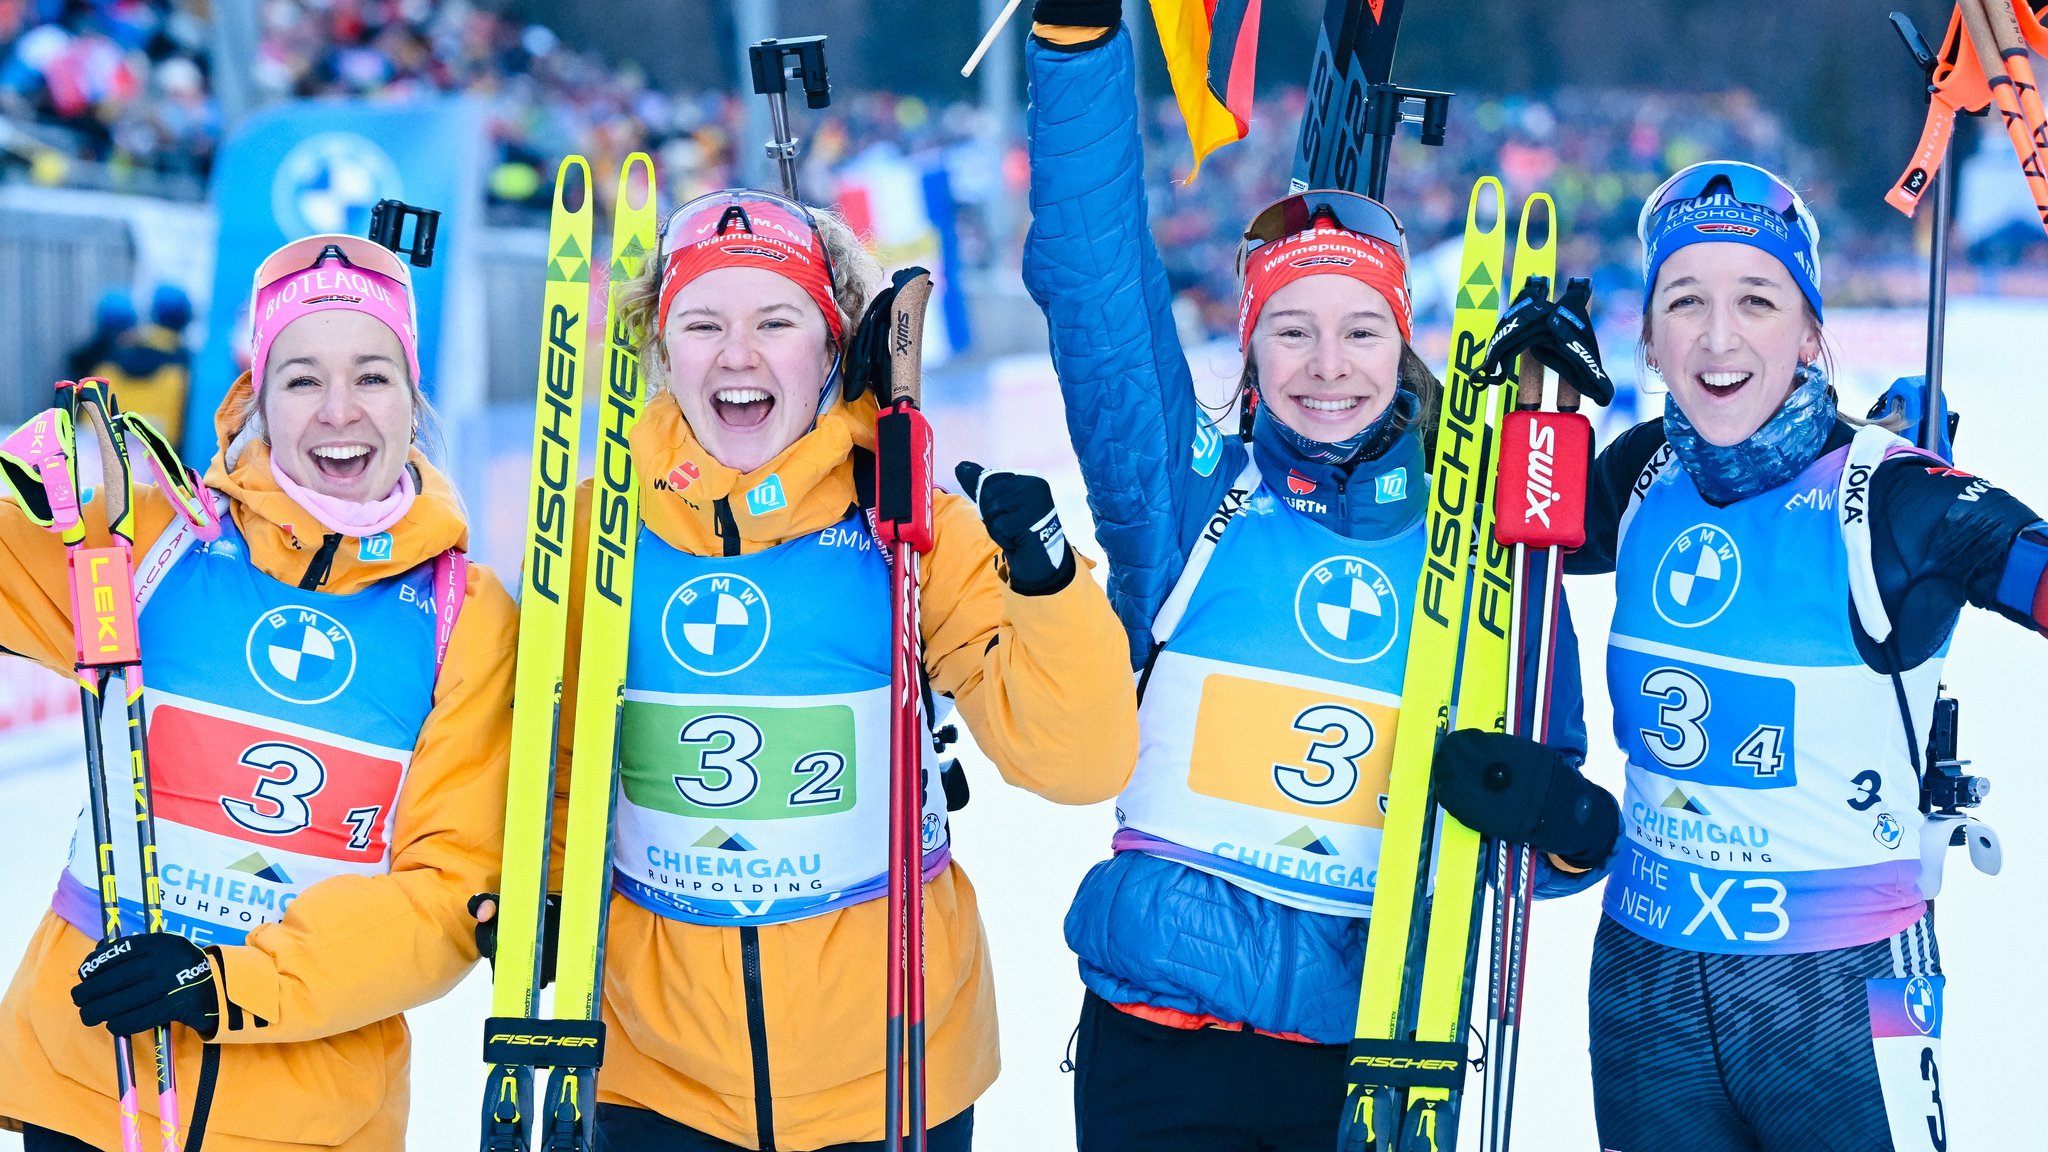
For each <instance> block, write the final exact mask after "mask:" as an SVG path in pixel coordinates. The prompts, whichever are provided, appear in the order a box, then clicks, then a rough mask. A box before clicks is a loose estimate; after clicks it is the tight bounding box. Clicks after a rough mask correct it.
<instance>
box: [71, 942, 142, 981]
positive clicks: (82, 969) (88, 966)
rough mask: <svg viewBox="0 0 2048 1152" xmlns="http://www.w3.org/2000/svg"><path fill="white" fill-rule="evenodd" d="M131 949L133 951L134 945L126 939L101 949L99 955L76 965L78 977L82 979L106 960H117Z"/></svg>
mask: <svg viewBox="0 0 2048 1152" xmlns="http://www.w3.org/2000/svg"><path fill="white" fill-rule="evenodd" d="M133 951H135V945H134V944H133V943H131V942H129V941H127V940H121V941H118V942H116V943H115V944H113V945H111V946H110V947H107V948H104V949H101V950H100V953H99V955H97V956H93V957H91V958H89V959H87V960H86V962H85V963H83V964H80V965H79V966H78V977H79V979H81V980H83V979H84V978H86V977H87V976H90V975H92V974H93V973H95V972H97V971H99V970H100V966H101V965H103V964H105V963H106V962H107V961H109V960H118V959H119V958H121V957H123V956H126V955H127V954H128V953H130V952H133Z"/></svg>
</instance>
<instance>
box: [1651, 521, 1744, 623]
mask: <svg viewBox="0 0 2048 1152" xmlns="http://www.w3.org/2000/svg"><path fill="white" fill-rule="evenodd" d="M1741 584H1742V553H1741V551H1740V550H1738V549H1737V548H1736V547H1735V541H1734V539H1733V538H1731V537H1730V536H1729V535H1728V533H1726V532H1723V531H1722V530H1721V529H1720V528H1718V527H1716V526H1714V525H1712V524H1695V525H1693V526H1692V527H1690V528H1687V529H1686V530H1685V531H1683V532H1680V533H1679V534H1678V538H1677V539H1675V540H1673V541H1672V542H1671V546H1670V547H1669V548H1666V549H1665V550H1664V558H1663V559H1662V560H1660V561H1658V562H1657V580H1656V588H1655V592H1654V600H1655V602H1656V605H1657V615H1659V616H1662V617H1663V618H1664V619H1665V620H1666V621H1667V622H1669V623H1670V624H1671V625H1672V626H1673V627H1676V628H1697V627H1699V626H1700V625H1702V624H1706V623H1708V622H1710V621H1712V620H1713V619H1714V618H1715V617H1717V616H1719V615H1720V614H1721V613H1722V612H1724V611H1726V610H1727V608H1728V605H1729V604H1731V603H1733V602H1734V600H1735V590H1736V588H1738V587H1740V586H1741Z"/></svg>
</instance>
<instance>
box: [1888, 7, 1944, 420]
mask: <svg viewBox="0 0 2048 1152" xmlns="http://www.w3.org/2000/svg"><path fill="white" fill-rule="evenodd" d="M1891 23H1892V28H1893V29H1894V30H1896V31H1897V32H1898V34H1899V38H1900V39H1902V40H1904V41H1905V42H1906V51H1907V52H1908V53H1909V54H1910V55H1911V56H1912V57H1913V62H1914V63H1915V64H1917V65H1919V67H1920V69H1921V71H1922V72H1923V73H1925V74H1926V76H1927V100H1928V106H1929V110H1930V114H1932V113H1933V110H1934V102H1935V101H1936V100H1937V99H1938V98H1939V93H1940V88H1939V86H1938V85H1937V83H1936V80H1935V70H1936V69H1937V68H1939V67H1940V64H1941V61H1940V60H1939V59H1938V58H1937V57H1936V56H1935V54H1934V53H1933V52H1932V51H1931V50H1930V49H1929V48H1928V47H1927V41H1926V40H1925V39H1923V38H1922V37H1921V35H1920V32H1919V30H1918V29H1916V28H1915V27H1914V26H1913V21H1912V19H1911V18H1910V17H1908V16H1907V15H1906V14H1905V13H1903V12H1894V13H1892V14H1891ZM1950 115H1953V113H1950ZM1954 151H1955V148H1954V145H1953V143H1952V142H1951V137H1950V136H1949V134H1948V133H1943V134H1942V135H1941V155H1940V157H1939V158H1938V159H1937V160H1936V161H1935V163H1937V164H1938V165H1939V167H1938V168H1937V169H1936V171H1935V175H1934V218H1933V219H1932V220H1931V221H1929V224H1930V225H1931V226H1932V228H1933V232H1932V234H1931V236H1930V238H1929V245H1928V248H1929V250H1928V257H1927V369H1926V375H1925V376H1924V377H1923V379H1924V380H1925V382H1926V383H1925V388H1926V394H1925V400H1924V401H1923V402H1922V404H1921V406H1920V411H1921V413H1922V414H1923V415H1924V417H1925V418H1924V419H1923V420H1922V421H1921V422H1920V447H1922V448H1925V449H1928V450H1929V451H1932V450H1933V449H1934V446H1935V445H1936V444H1937V443H1938V442H1939V425H1938V424H1937V423H1936V421H1937V420H1938V419H1939V413H1940V411H1941V366H1942V360H1943V358H1944V356H1943V353H1944V350H1945V345H1946V343H1947V336H1948V236H1949V229H1950V227H1951V221H1952V220H1953V219H1954V216H1955V203H1956V172H1955V164H1954V163H1953V161H1954V155H1953V153H1954Z"/></svg>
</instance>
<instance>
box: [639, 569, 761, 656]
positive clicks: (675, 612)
mask: <svg viewBox="0 0 2048 1152" xmlns="http://www.w3.org/2000/svg"><path fill="white" fill-rule="evenodd" d="M768 626H769V613H768V597H767V595H766V594H765V593H763V592H762V591H761V588H760V586H759V585H757V584H755V583H754V582H753V581H752V580H749V579H747V578H746V577H744V576H736V575H734V574H732V573H730V572H714V573H711V574H710V575H706V576H699V577H697V578H696V579H694V580H691V581H690V582H689V583H687V584H684V585H683V586H682V587H681V588H678V589H676V591H675V595H673V596H670V597H669V598H668V606H667V607H666V608H664V609H662V613H661V638H662V642H663V643H665V644H667V645H668V654H669V655H671V656H673V657H675V660H676V663H678V664H681V665H682V666H683V667H685V668H688V669H689V670H690V671H692V672H695V673H697V674H698V675H700V676H730V675H732V674H733V673H734V672H737V671H739V670H740V669H742V668H745V667H746V666H747V665H749V664H752V663H753V662H754V660H755V659H756V658H758V657H759V656H760V655H761V652H762V650H763V649H764V648H766V647H767V646H768Z"/></svg>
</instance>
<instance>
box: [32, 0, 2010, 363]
mask: <svg viewBox="0 0 2048 1152" xmlns="http://www.w3.org/2000/svg"><path fill="white" fill-rule="evenodd" d="M500 7H502V6H497V5H492V4H490V3H488V2H485V0H258V2H257V7H256V19H257V24H258V27H257V29H256V31H257V35H258V44H257V47H256V53H255V59H254V65H253V68H252V69H251V72H250V84H251V86H252V88H253V91H252V92H251V93H250V98H251V100H252V101H253V102H254V103H256V104H261V103H264V102H268V101H272V100H277V99H287V98H294V97H313V96H334V95H341V96H361V97H367V98H372V99H404V98H407V97H409V96H412V95H415V94H420V93H438V92H463V93H466V94H468V95H470V96H472V97H474V98H475V99H477V100H478V101H480V103H481V104H482V106H483V107H484V108H485V109H486V114H487V116H488V120H489V124H490V132H491V135H492V139H493V142H494V146H495V160H494V162H493V164H492V168H491V172H490V175H489V189H488V194H489V201H490V203H491V205H492V213H493V216H494V218H496V219H497V220H498V221H499V222H506V223H509V222H524V221H531V220H535V219H538V218H540V217H542V216H544V214H545V212H546V207H547V204H548V201H549V196H550V184H551V179H552V173H553V170H554V166H555V163H556V161H557V160H558V158H559V157H561V156H562V155H564V154H566V153H569V152H581V153H583V154H585V155H587V156H589V157H590V158H591V160H592V164H593V169H594V170H595V171H597V172H600V173H603V172H611V171H616V170H617V165H618V162H619V161H620V160H621V159H622V158H623V157H624V155H625V154H626V153H627V152H629V151H631V150H634V149H643V148H644V149H647V150H649V151H650V152H652V153H653V154H654V156H655V157H656V162H657V166H658V167H659V169H660V172H661V176H662V180H663V186H664V188H665V189H666V190H668V191H669V193H670V194H672V195H674V196H677V197H687V196H690V195H693V194H695V193H696V192H699V191H702V190H706V189H709V188H714V187H720V186H724V185H726V184H729V183H733V182H737V181H738V180H739V179H740V172H741V171H742V169H743V168H744V167H745V166H746V164H748V163H751V162H752V159H753V157H752V155H751V153H754V152H756V151H757V150H758V148H759V144H758V142H757V141H756V140H754V138H753V135H752V133H753V132H757V131H758V129H757V128H754V129H750V128H749V127H748V116H749V112H750V105H751V104H752V102H753V101H754V100H755V99H756V98H755V97H753V96H752V95H751V94H741V93H734V92H725V91H693V92H667V91H661V90H657V89H656V88H655V87H653V86H652V85H651V84H650V82H649V81H648V78H647V77H646V75H645V74H644V73H643V72H642V71H641V70H640V69H639V68H637V67H636V66H634V65H633V64H631V63H617V62H608V61H605V60H602V59H599V58H598V57H596V56H594V55H592V54H590V53H585V52H580V51H576V50H573V49H571V48H570V47H568V46H567V45H565V44H563V43H562V42H561V41H560V40H559V39H558V38H557V37H556V35H555V34H554V33H553V32H552V31H550V30H549V29H548V28H546V27H545V26H542V25H538V24H523V23H521V22H519V21H517V20H515V19H512V18H510V17H508V16H506V15H504V14H503V13H502V12H501V11H500V10H499V9H500ZM211 16H212V5H211V2H210V0H0V57H4V59H0V169H11V170H12V171H11V172H9V175H12V176H15V177H16V178H19V176H20V175H21V174H23V173H26V175H27V176H28V178H30V179H35V180H39V181H41V182H44V183H49V184H70V183H90V182H92V181H89V180H86V179H85V178H84V176H85V172H86V170H88V169H89V170H90V172H91V173H93V174H95V175H96V176H97V177H98V178H99V180H100V182H102V183H104V184H108V185H111V186H115V187H124V186H125V187H137V188H141V189H143V190H148V191H156V192H159V193H163V192H167V191H168V192H169V194H179V193H180V191H182V194H184V195H190V196H196V195H199V194H201V193H202V192H203V188H204V184H203V181H204V177H205V175H206V173H207V171H208V169H209V166H210V164H211V162H212V158H213V156H214V154H215V152H216V150H217V148H218V146H219V144H220V134H221V117H220V112H219V108H218V106H217V102H216V93H214V92H213V91H212V90H211V87H210V85H209V81H208V70H209V63H208V60H209V53H210V50H211V48H212V38H213V37H214V35H215V31H214V29H213V28H212V26H211V25H210V23H209V20H210V18H211ZM1302 99H1303V97H1302V93H1301V91H1300V90H1299V89H1293V90H1282V91H1280V92H1278V93H1276V94H1274V95H1273V96H1271V97H1270V98H1269V99H1267V100H1264V101H1261V102H1260V104H1259V106H1258V109H1257V112H1256V115H1255V120H1254V128H1253V131H1252V134H1251V136H1250V138H1249V139H1248V140H1246V141H1244V142H1242V143H1240V144H1237V145H1234V146H1231V147H1228V148H1225V149H1223V150H1221V151H1220V152H1218V153H1216V154H1215V155H1213V156H1212V157H1210V158H1209V160H1208V163H1207V164H1206V165H1205V166H1204V168H1203V169H1202V171H1201V173H1200V176H1199V178H1198V179H1196V180H1194V181H1193V182H1191V183H1190V182H1188V180H1187V176H1188V172H1187V170H1186V168H1187V164H1188V149H1187V145H1186V138H1185V135H1184V134H1183V130H1182V127H1181V121H1180V118H1179V114H1178V113H1177V111H1175V110H1174V108H1173V105H1172V102H1171V101H1170V100H1161V101H1159V102H1158V103H1157V104H1156V106H1154V107H1153V108H1152V109H1150V110H1149V111H1150V113H1151V114H1149V115H1148V116H1147V117H1146V118H1145V119H1146V123H1147V130H1148V132H1149V133H1150V134H1151V137H1152V139H1151V141H1150V147H1149V148H1148V156H1149V158H1150V163H1151V164H1152V171H1151V172H1150V173H1149V174H1148V175H1149V181H1148V182H1149V184H1150V186H1151V189H1152V195H1151V202H1152V209H1153V214H1154V224H1155V227H1156V229H1157V231H1158V234H1159V236H1160V238H1161V240H1162V241H1163V243H1162V249H1163V251H1164V253H1165V255H1166V259H1167V264H1168V270H1169V273H1170V274H1171V276H1172V277H1173V280H1174V283H1175V286H1176V288H1177V289H1179V290H1180V292H1181V293H1182V296H1183V302H1184V306H1185V310H1186V312H1187V313H1188V316H1187V317H1186V319H1188V320H1190V321H1192V322H1194V323H1196V324H1198V325H1199V326H1200V328H1202V329H1204V330H1206V331H1209V332H1227V331H1229V330H1230V322H1229V316H1228V313H1229V311H1230V308H1231V306H1232V302H1233V301H1234V299H1235V294H1236V289H1235V285H1234V282H1233V259H1232V257H1233V251H1234V248H1235V245H1236V241H1237V235H1238V228H1239V227H1240V226H1241V224H1242V222H1243V221H1244V220H1245V219H1246V218H1247V217H1248V216H1249V215H1250V214H1251V213H1252V212H1254V211H1255V210H1256V209H1257V208H1258V207H1259V206H1260V205H1262V204H1263V203H1265V202H1266V201H1268V200H1269V199H1271V198H1272V197H1273V196H1274V195H1275V194H1276V193H1277V192H1278V191H1280V190H1281V189H1282V188H1283V187H1284V183H1285V173H1286V172H1287V170H1288V168H1289V162H1290V159H1291V153H1292V149H1293V144H1294V132H1293V126H1294V125H1295V124H1296V123H1298V120H1299V116H1300V110H1301V104H1302ZM798 125H799V130H800V132H802V133H803V134H804V135H805V136H806V138H807V139H806V143H805V148H806V152H805V158H806V159H805V162H806V164H807V166H808V168H807V172H806V180H805V185H804V187H805V189H806V192H807V193H809V194H811V195H812V196H814V197H817V198H821V199H823V198H828V197H829V195H830V191H831V189H832V182H831V174H832V172H833V170H834V169H835V168H836V166H838V165H840V164H841V163H843V162H845V161H847V160H848V159H850V158H852V157H854V156H856V155H859V154H860V153H862V152H863V151H864V150H866V149H869V148H884V149H892V150H894V151H896V152H897V153H900V154H901V155H904V156H907V157H911V158H913V159H915V160H917V161H918V162H919V163H921V164H925V165H939V166H943V167H944V168H945V169H946V170H947V172H948V174H949V175H950V176H951V178H952V179H951V183H952V194H953V198H954V200H955V201H956V202H958V204H959V205H960V207H961V216H960V221H959V226H960V232H961V238H960V243H961V249H962V250H961V252H960V253H959V256H960V258H961V260H962V262H963V263H964V264H967V265H969V266H977V265H983V266H985V265H990V264H1000V263H1001V262H1003V261H1006V260H1013V259H1014V253H1015V246H1016V244H1017V243H1018V241H1019V238H1020V237H1019V235H1018V229H1019V228H1021V227H1022V224H1023V221H1024V215H1025V214H1024V212H1023V210H1022V205H1023V196H1022V188H1023V183H1024V178H1025V175H1026V173H1025V168H1024V160H1023V155H1022V141H1021V140H1020V139H1018V138H1017V136H1016V134H1015V131H1016V130H1013V131H1012V132H1010V133H1009V134H1007V135H1005V134H999V133H996V132H992V131H990V130H989V128H988V121H987V119H986V114H985V113H984V112H983V110H982V109H980V108H979V107H977V106H975V105H972V104H966V103H929V102H927V101H924V100H921V99H918V98H916V97H912V96H896V95H889V94H884V93H873V92H867V93H862V92H848V91H845V90H843V89H842V91H841V92H839V93H838V99H837V100H836V101H835V103H834V105H833V106H832V108H831V109H829V110H828V111H825V112H819V113H812V112H809V111H803V112H800V113H799V114H798ZM1713 155H1728V156H1738V157H1741V158H1744V159H1748V160H1752V161H1754V162H1757V163H1760V164H1763V165H1766V166H1768V167H1771V168H1773V169H1775V170H1777V171H1780V172H1783V173H1785V174H1787V175H1788V176H1789V177H1791V178H1792V179H1793V181H1794V182H1795V183H1797V184H1798V185H1799V186H1800V187H1801V188H1802V190H1803V191H1804V192H1805V193H1806V194H1807V196H1808V198H1809V200H1810V202H1812V203H1813V205H1814V207H1815V209H1816V211H1817V212H1818V213H1819V215H1820V216H1821V218H1822V219H1823V220H1825V221H1827V222H1828V235H1827V252H1828V260H1829V269H1830V279H1831V283H1830V285H1829V292H1830V297H1831V299H1832V298H1835V297H1836V295H1837V294H1838V293H1839V294H1841V295H1843V296H1845V297H1847V298H1849V299H1850V300H1851V301H1856V302H1860V301H1865V300H1882V299H1885V298H1888V297H1892V296H1899V295H1902V294H1905V293H1911V292H1914V291H1917V287H1916V282H1915V279H1914V276H1913V275H1912V274H1911V272H1910V267H1911V265H1912V263H1913V259H1914V258H1913V253H1912V243H1913V241H1912V232H1911V229H1910V227H1909V226H1906V225H1904V223H1903V222H1902V221H1898V220H1895V219H1884V220H1882V221H1881V223H1882V225H1883V226H1882V227H1871V226H1870V225H1868V224H1866V225H1864V226H1863V227H1859V220H1858V217H1857V214H1854V213H1850V212H1848V211H1845V210H1841V205H1840V203H1839V198H1838V195H1837V189H1835V188H1834V187H1832V186H1831V185H1830V184H1829V183H1828V178H1827V169H1826V167H1825V166H1824V165H1823V164H1822V163H1820V162H1818V160H1817V158H1816V157H1815V156H1814V155H1812V154H1811V153H1810V152H1809V151H1808V150H1807V149H1806V148H1804V147H1802V146H1801V144H1800V143H1799V142H1798V141H1796V140H1794V139H1792V138H1791V137H1790V136H1789V135H1788V133H1787V131H1786V129H1785V128H1784V126H1783V123H1782V121H1781V120H1780V119H1779V118H1778V117H1776V116H1775V115H1773V114H1772V113H1771V112H1770V111H1769V110H1768V109H1767V108H1765V107H1763V106H1762V105H1761V104H1760V103H1759V101H1758V100H1757V99H1756V98H1754V97H1753V96H1751V95H1750V94H1748V93H1746V92H1743V91H1733V92H1727V93H1721V94H1709V95H1700V94H1694V93H1661V92H1653V91H1637V90H1619V89H1592V90H1577V91H1574V90H1564V91H1558V92H1554V93H1549V94H1544V95H1536V96H1516V97H1507V98H1488V97H1486V96H1483V95H1477V94H1466V95H1462V96H1460V97H1459V99H1458V101H1457V102H1456V103H1455V104H1454V105H1453V109H1452V131H1451V133H1450V135H1449V138H1448V143H1447V144H1446V145H1445V146H1444V147H1442V148H1425V147H1423V146H1422V145H1421V144H1420V143H1419V142H1418V141H1416V140H1415V138H1414V136H1413V134H1412V133H1409V134H1408V135H1406V136H1404V137H1403V138H1402V140H1401V141H1400V143H1399V145H1398V146H1397V149H1396V153H1395V161H1394V163H1393V165H1392V179H1391V182H1390V184H1389V187H1388V190H1387V194H1388V200H1389V202H1390V203H1391V204H1393V205H1394V206H1395V207H1396V208H1397V209H1398V210H1399V211H1400V212H1401V213H1402V215H1403V216H1404V217H1405V219H1406V221H1407V224H1408V228H1409V230H1410V235H1411V243H1412V246H1413V247H1414V248H1416V249H1417V251H1423V250H1426V249H1427V248H1429V247H1431V246H1432V245H1434V244H1435V243H1437V242H1438V241H1441V240H1443V239H1446V238H1452V237H1455V235H1456V233H1457V232H1458V230H1459V228H1460V226H1461V224H1462V221H1463V216H1464V207H1465V190H1466V189H1468V188H1469V187H1470V185H1471V181H1472V180H1473V179H1474V178H1476V177H1477V176H1479V175H1481V174H1483V173H1486V172H1497V173H1499V174H1501V175H1502V176H1503V178H1504V179H1505V180H1506V182H1507V185H1508V189H1509V193H1510V196H1511V198H1513V199H1515V200H1519V199H1520V196H1521V194H1522V193H1523V192H1525V191H1527V190H1530V189H1534V188H1538V187H1541V188H1546V189H1548V190H1549V191H1551V192H1552V193H1553V194H1554V195H1555V196H1556V198H1557V202H1558V207H1559V210H1560V213H1561V215H1562V218H1563V223H1564V230H1563V234H1564V236H1565V238H1566V242H1565V248H1564V250H1563V251H1562V252H1561V253H1560V259H1561V267H1564V268H1567V269H1570V270H1573V271H1585V272H1590V273H1591V274H1593V275H1594V276H1595V277H1596V279H1598V280H1599V281H1601V284H1600V287H1602V288H1603V289H1607V290H1610V291H1612V290H1614V289H1617V288H1622V289H1626V288H1629V287H1632V286H1633V285H1634V284H1635V282H1636V278H1637V275H1638V273H1637V271H1636V268H1635V265H1634V260H1635V256H1634V253H1633V251H1632V245H1633V243H1634V234H1635V212H1636V208H1637V206H1638V205H1639V204H1640V203H1641V200H1642V197H1643V196H1644V195H1645V194H1646V193H1648V192H1649V191H1650V190H1651V189H1653V188H1654V187H1655V186H1656V184H1657V182H1658V181H1659V179H1660V178H1661V177H1662V175H1664V174H1666V173H1669V172H1670V171H1672V170H1674V169H1675V168H1677V167H1679V166H1682V165H1684V164H1686V163H1688V162H1690V161H1692V160H1695V159H1699V158H1703V157H1707V156H1713ZM151 180H154V181H155V183H152V182H151ZM164 181H171V182H172V183H171V186H170V187H168V188H167V187H166V185H165V183H164ZM180 181H182V183H179V182H180ZM1865 216H1866V218H1867V216H1868V214H1865ZM1872 223H1880V222H1876V221H1873V222H1872ZM2033 240H2034V241H2038V240H2039V237H2038V235H2035V236H2034V237H2033ZM2037 246H2038V245H2037ZM2035 255H2038V253H2036V254H2035ZM1607 294H1608V293H1606V292H1603V295H1607ZM1626 294H1627V293H1626V291H1622V292H1619V293H1616V295H1618V296H1626Z"/></svg>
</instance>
